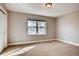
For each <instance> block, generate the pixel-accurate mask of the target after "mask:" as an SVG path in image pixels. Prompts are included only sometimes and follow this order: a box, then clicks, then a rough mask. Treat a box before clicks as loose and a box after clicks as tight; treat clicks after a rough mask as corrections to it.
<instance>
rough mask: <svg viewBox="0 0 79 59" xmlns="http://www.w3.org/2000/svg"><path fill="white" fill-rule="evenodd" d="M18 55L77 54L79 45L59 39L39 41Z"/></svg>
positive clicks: (78, 53)
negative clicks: (33, 46)
mask: <svg viewBox="0 0 79 59" xmlns="http://www.w3.org/2000/svg"><path fill="white" fill-rule="evenodd" d="M19 56H79V47H77V46H73V45H70V44H66V43H63V42H59V41H54V42H47V43H40V44H37V46H36V47H35V48H33V49H31V50H30V51H28V52H25V53H23V54H20V55H19Z"/></svg>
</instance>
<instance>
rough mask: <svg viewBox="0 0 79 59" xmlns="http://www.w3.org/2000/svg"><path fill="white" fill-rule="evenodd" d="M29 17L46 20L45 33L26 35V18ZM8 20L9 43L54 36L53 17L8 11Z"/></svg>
mask: <svg viewBox="0 0 79 59" xmlns="http://www.w3.org/2000/svg"><path fill="white" fill-rule="evenodd" d="M29 18H32V19H33V18H36V19H45V20H46V22H47V35H44V36H43V35H40V36H28V35H27V19H29ZM8 22H9V44H11V43H22V42H28V41H38V40H45V39H55V38H56V35H55V30H56V28H55V27H56V20H55V19H54V18H48V17H43V16H36V15H30V14H24V13H17V12H9V21H8Z"/></svg>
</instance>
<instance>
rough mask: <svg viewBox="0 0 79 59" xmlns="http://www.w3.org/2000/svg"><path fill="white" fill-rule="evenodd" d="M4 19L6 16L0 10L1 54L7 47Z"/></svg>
mask: <svg viewBox="0 0 79 59" xmlns="http://www.w3.org/2000/svg"><path fill="white" fill-rule="evenodd" d="M4 18H5V14H4V13H3V12H2V11H1V10H0V52H1V51H2V50H3V49H4V47H5V36H4Z"/></svg>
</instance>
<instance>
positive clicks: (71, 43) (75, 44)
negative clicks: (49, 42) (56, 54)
mask: <svg viewBox="0 0 79 59" xmlns="http://www.w3.org/2000/svg"><path fill="white" fill-rule="evenodd" d="M57 40H58V41H61V42H64V43H68V44H70V45H74V46H78V47H79V44H77V43H73V42H69V41H66V40H61V39H57Z"/></svg>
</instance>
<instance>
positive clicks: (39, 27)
mask: <svg viewBox="0 0 79 59" xmlns="http://www.w3.org/2000/svg"><path fill="white" fill-rule="evenodd" d="M45 34H46V22H45V21H43V20H28V35H45Z"/></svg>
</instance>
